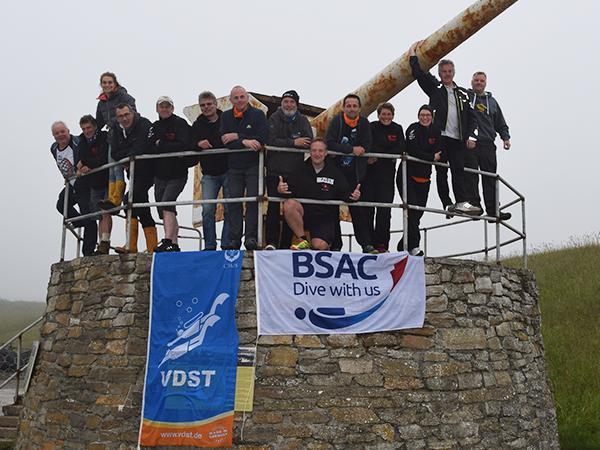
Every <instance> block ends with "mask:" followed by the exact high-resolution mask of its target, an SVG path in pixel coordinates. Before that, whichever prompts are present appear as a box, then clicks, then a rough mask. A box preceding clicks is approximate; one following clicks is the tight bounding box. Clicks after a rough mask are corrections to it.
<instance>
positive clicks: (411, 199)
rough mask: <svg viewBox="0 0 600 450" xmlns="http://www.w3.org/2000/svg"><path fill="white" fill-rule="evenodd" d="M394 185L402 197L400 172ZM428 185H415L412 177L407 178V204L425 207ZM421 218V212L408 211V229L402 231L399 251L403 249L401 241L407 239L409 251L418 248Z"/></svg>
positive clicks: (429, 183)
mask: <svg viewBox="0 0 600 450" xmlns="http://www.w3.org/2000/svg"><path fill="white" fill-rule="evenodd" d="M396 183H397V185H398V192H400V195H402V173H401V172H400V171H399V172H398V177H397V178H396ZM430 185H431V182H427V183H417V182H416V181H415V180H413V179H412V177H410V176H409V177H408V180H407V181H406V190H407V193H406V196H407V201H408V204H409V205H416V206H423V207H424V206H427V196H428V195H429V186H430ZM421 217H423V211H417V210H414V209H409V210H408V229H406V230H404V236H403V237H402V240H400V243H399V244H398V248H399V249H402V247H403V239H408V249H409V250H411V249H413V248H416V247H418V246H419V243H420V242H421V233H420V232H419V225H420V223H421Z"/></svg>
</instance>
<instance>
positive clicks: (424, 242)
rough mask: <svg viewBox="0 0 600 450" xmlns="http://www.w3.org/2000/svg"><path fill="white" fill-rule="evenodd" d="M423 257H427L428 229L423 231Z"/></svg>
mask: <svg viewBox="0 0 600 450" xmlns="http://www.w3.org/2000/svg"><path fill="white" fill-rule="evenodd" d="M423 256H425V257H427V228H424V229H423Z"/></svg>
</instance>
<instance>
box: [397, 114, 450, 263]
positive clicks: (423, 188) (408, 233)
mask: <svg viewBox="0 0 600 450" xmlns="http://www.w3.org/2000/svg"><path fill="white" fill-rule="evenodd" d="M418 118H419V121H418V122H415V123H413V124H411V125H410V126H409V127H408V129H407V130H406V152H407V153H408V154H409V155H410V156H413V157H415V158H419V159H421V160H424V161H439V160H440V157H441V154H442V153H441V150H440V136H441V133H440V130H439V129H438V128H437V127H436V126H435V125H433V110H432V109H431V108H430V107H429V106H427V105H423V106H421V107H420V108H419V114H418ZM407 164H408V165H407V167H406V178H407V179H406V202H407V203H408V204H409V205H415V206H423V207H425V206H427V196H428V195H429V186H430V185H431V164H426V163H420V162H416V161H408V163H407ZM396 184H397V186H398V192H400V196H402V191H403V189H402V187H403V184H404V183H403V180H402V170H401V168H400V169H398V175H397V177H396ZM421 217H423V211H417V210H415V209H409V210H408V229H407V230H405V231H404V236H403V237H402V239H408V251H409V253H410V254H411V255H413V256H423V252H422V251H421V249H420V248H419V243H420V242H421V234H420V232H419V224H420V222H421ZM403 248H404V245H403V240H400V242H399V243H398V251H402V250H403Z"/></svg>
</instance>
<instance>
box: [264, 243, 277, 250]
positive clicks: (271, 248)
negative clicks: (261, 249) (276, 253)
mask: <svg viewBox="0 0 600 450" xmlns="http://www.w3.org/2000/svg"><path fill="white" fill-rule="evenodd" d="M265 250H277V247H275V246H274V245H273V244H267V245H266V246H265Z"/></svg>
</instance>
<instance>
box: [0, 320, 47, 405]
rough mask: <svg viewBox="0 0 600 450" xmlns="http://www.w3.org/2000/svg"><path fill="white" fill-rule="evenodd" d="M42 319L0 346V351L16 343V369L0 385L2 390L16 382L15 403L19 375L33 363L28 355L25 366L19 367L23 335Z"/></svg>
mask: <svg viewBox="0 0 600 450" xmlns="http://www.w3.org/2000/svg"><path fill="white" fill-rule="evenodd" d="M43 319H44V316H41V317H39V318H38V319H36V320H34V321H33V322H32V323H30V324H29V325H27V326H26V327H25V328H23V329H22V330H21V331H19V332H18V333H17V334H16V335H14V336H13V337H12V338H10V339H9V340H8V341H6V342H5V343H4V344H2V345H1V346H0V351H2V350H4V349H6V348H8V346H9V345H10V344H12V343H13V342H14V341H17V350H16V368H15V370H14V372H12V373H11V374H10V375H9V377H8V378H6V379H5V380H4V381H2V382H1V383H0V389H2V388H3V387H4V386H6V385H7V384H8V383H10V382H11V381H12V380H15V381H16V385H15V399H14V400H15V403H17V402H18V400H19V386H20V384H21V373H22V372H24V371H25V370H27V368H28V367H29V366H30V365H31V364H33V363H34V361H33V358H34V356H33V355H30V357H29V360H28V361H27V364H25V365H23V366H21V353H22V350H23V335H24V334H25V333H27V332H28V331H29V330H31V329H32V328H33V327H35V326H36V325H37V324H38V323H40V322H41V321H42V320H43Z"/></svg>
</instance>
